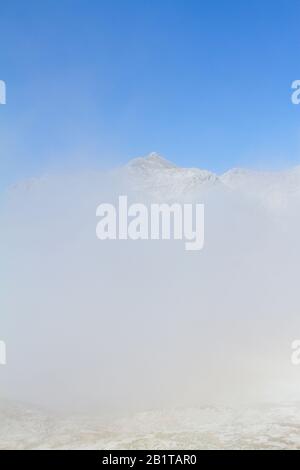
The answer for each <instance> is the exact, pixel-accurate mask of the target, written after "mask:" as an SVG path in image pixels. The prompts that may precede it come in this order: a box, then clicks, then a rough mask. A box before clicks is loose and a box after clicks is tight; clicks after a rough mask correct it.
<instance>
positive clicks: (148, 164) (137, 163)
mask: <svg viewBox="0 0 300 470" xmlns="http://www.w3.org/2000/svg"><path fill="white" fill-rule="evenodd" d="M127 167H129V168H140V169H142V170H143V169H145V170H147V169H149V170H163V169H171V168H177V167H176V165H175V164H174V163H172V162H169V161H168V160H166V159H165V158H163V157H162V156H161V155H159V154H158V153H156V152H151V153H149V155H146V157H138V158H134V159H133V160H130V162H129V163H128V164H127Z"/></svg>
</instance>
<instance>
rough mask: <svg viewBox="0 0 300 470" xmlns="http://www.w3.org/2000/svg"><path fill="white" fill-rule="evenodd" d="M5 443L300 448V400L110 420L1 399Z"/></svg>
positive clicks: (0, 430)
mask: <svg viewBox="0 0 300 470" xmlns="http://www.w3.org/2000/svg"><path fill="white" fill-rule="evenodd" d="M0 449H102V450H106V449H107V450H108V449H110V450H114V449H122V450H124V449H170V450H172V449H300V405H298V404H294V405H273V406H257V407H251V408H244V409H239V410H238V409H232V408H214V407H206V408H200V409H179V410H173V411H160V412H158V411H148V412H144V413H138V414H136V415H132V416H129V417H126V418H122V419H117V420H114V421H111V422H107V421H106V422H105V420H103V419H101V418H96V417H93V418H90V417H80V418H75V417H72V418H70V417H69V418H67V417H61V416H60V417H58V416H55V415H46V414H45V413H43V412H40V411H36V410H33V409H30V408H26V407H24V406H21V405H18V406H12V405H7V404H5V405H4V404H2V405H1V406H0Z"/></svg>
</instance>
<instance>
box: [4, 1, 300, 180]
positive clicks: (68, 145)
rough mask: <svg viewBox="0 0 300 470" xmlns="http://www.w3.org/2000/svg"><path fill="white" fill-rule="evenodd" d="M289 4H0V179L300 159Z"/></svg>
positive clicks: (299, 46) (299, 70) (299, 31)
mask: <svg viewBox="0 0 300 470" xmlns="http://www.w3.org/2000/svg"><path fill="white" fill-rule="evenodd" d="M299 13H300V2H299V1H298V0H289V2H286V1H284V0H273V1H271V0H252V1H251V2H250V1H248V2H246V1H244V2H242V1H241V0H228V1H227V2H225V1H224V0H215V1H214V2H211V1H208V0H206V1H201V0H151V1H150V0H148V1H147V0H144V1H141V0H85V1H84V0H51V1H50V0H43V1H42V2H41V1H35V0H27V1H26V2H24V1H21V0H20V1H16V0H12V1H10V2H1V5H0V79H2V80H5V81H6V83H7V105H6V106H0V162H1V166H0V185H1V186H2V187H3V185H7V184H11V183H13V182H14V181H16V180H18V179H20V178H27V177H30V176H33V175H39V174H43V173H45V172H49V171H59V170H61V169H64V170H65V169H68V170H74V169H78V168H102V167H108V166H109V167H110V166H115V165H117V164H120V163H123V162H126V161H127V160H128V159H129V158H132V157H136V156H140V155H143V154H147V153H149V152H151V151H157V152H159V153H161V154H162V155H164V156H165V157H166V158H169V159H170V160H173V161H174V162H176V163H178V164H179V165H185V166H198V167H205V168H208V169H211V170H214V171H217V172H222V171H224V170H226V169H228V168H230V167H233V166H249V167H256V168H281V167H289V166H292V165H294V164H298V163H300V106H294V105H292V104H291V98H290V97H291V88H290V87H291V83H292V81H293V80H296V79H300V65H299V59H298V56H299V50H300V24H299Z"/></svg>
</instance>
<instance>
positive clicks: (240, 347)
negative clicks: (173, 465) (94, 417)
mask: <svg viewBox="0 0 300 470" xmlns="http://www.w3.org/2000/svg"><path fill="white" fill-rule="evenodd" d="M119 194H128V195H129V198H130V199H131V200H132V201H133V202H141V198H142V195H141V193H139V194H135V193H134V192H132V191H131V188H130V184H129V183H128V184H127V183H126V181H125V180H124V179H121V178H120V179H119V178H118V177H117V176H116V174H113V173H110V174H97V173H90V174H89V173H86V174H77V175H71V176H70V175H61V176H57V175H56V176H55V175H52V176H48V177H45V178H41V179H39V180H36V181H32V182H29V183H26V184H24V185H19V186H17V187H15V188H12V189H11V190H10V191H8V192H7V194H6V197H5V200H4V201H3V203H2V204H1V208H0V212H1V235H0V239H1V270H0V273H1V299H0V312H1V317H0V339H1V340H4V341H5V342H6V346H7V365H6V366H5V367H1V368H0V396H1V397H3V398H6V399H9V400H16V401H22V402H26V403H27V402H28V403H31V404H35V405H40V406H43V407H48V408H49V409H59V410H70V411H92V412H96V411H99V412H103V411H107V412H111V413H114V412H120V411H127V410H130V411H131V410H144V409H150V408H166V407H170V406H172V407H173V406H198V405H204V404H205V405H206V404H217V403H228V404H234V403H240V402H257V401H260V402H261V401H263V402H271V401H286V400H295V399H297V397H298V395H299V393H300V368H297V367H295V366H292V365H291V359H290V358H291V353H292V350H291V343H292V341H293V340H295V339H298V338H299V337H300V295H299V260H300V246H299V239H300V238H299V234H300V230H299V229H300V222H299V218H298V214H299V210H298V209H299V206H298V205H297V204H294V205H292V204H291V205H290V206H289V205H288V206H286V207H285V209H284V210H280V211H276V210H269V209H268V208H267V207H264V206H263V205H261V204H259V203H258V202H257V201H256V200H255V199H254V198H253V199H251V198H243V197H241V195H240V193H238V192H232V193H230V192H228V193H227V192H223V191H220V190H218V191H217V190H216V191H214V190H211V191H209V192H208V193H207V194H206V193H203V195H201V194H199V195H198V198H197V202H204V203H205V245H204V249H203V250H202V251H199V252H197V251H192V252H188V251H186V250H185V249H184V242H183V241H130V240H128V241H100V240H98V239H97V238H96V224H97V218H96V208H97V206H98V205H99V204H100V203H102V202H112V203H113V202H115V201H116V199H117V197H118V195H119ZM138 198H139V199H138ZM146 199H147V197H146V195H145V200H146ZM148 202H149V199H148ZM177 202H180V201H177Z"/></svg>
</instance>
